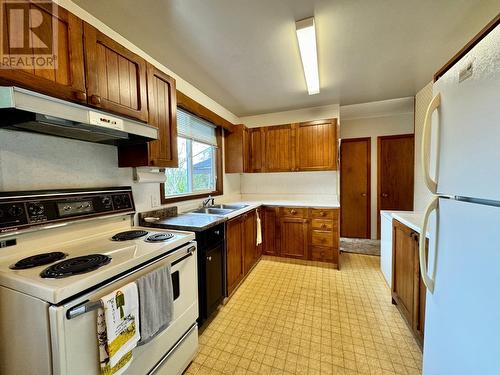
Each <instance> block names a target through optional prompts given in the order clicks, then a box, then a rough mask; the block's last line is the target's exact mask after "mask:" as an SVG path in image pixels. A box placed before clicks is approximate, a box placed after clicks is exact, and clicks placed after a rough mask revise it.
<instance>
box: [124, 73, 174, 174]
mask: <svg viewBox="0 0 500 375" xmlns="http://www.w3.org/2000/svg"><path fill="white" fill-rule="evenodd" d="M147 70H148V109H149V121H148V123H149V124H150V125H153V126H155V127H157V128H158V136H159V138H158V140H156V141H152V142H148V143H141V144H130V145H121V146H120V147H119V148H118V163H119V166H120V167H160V168H175V167H177V166H178V154H177V116H176V113H177V105H176V102H177V101H176V89H175V80H174V79H173V78H172V77H170V76H168V75H166V74H165V73H163V72H162V71H160V70H158V69H157V68H155V67H154V66H153V65H151V64H148V67H147Z"/></svg>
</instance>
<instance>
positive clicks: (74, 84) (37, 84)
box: [0, 0, 87, 103]
mask: <svg viewBox="0 0 500 375" xmlns="http://www.w3.org/2000/svg"><path fill="white" fill-rule="evenodd" d="M12 4H13V2H7V1H5V0H1V1H0V6H2V8H3V9H2V11H1V12H0V13H1V14H2V15H3V17H4V19H3V20H2V21H3V22H4V26H6V27H7V28H8V29H9V25H8V21H9V18H8V17H7V16H6V14H7V12H6V7H8V6H9V5H12ZM15 7H16V8H18V9H19V7H24V8H25V11H26V13H27V12H28V10H29V11H33V12H36V13H35V14H39V15H40V16H41V17H42V20H43V21H42V24H41V26H40V27H39V28H37V36H38V37H39V39H40V40H41V41H42V42H43V43H45V44H46V45H50V43H52V45H53V46H57V51H56V50H54V51H53V53H54V54H55V55H56V57H57V60H56V64H55V66H54V68H50V69H33V68H32V67H31V68H30V67H26V68H25V69H9V68H8V66H7V65H3V64H2V66H1V67H0V84H7V85H12V84H15V85H16V86H20V87H24V88H27V89H31V90H35V91H37V92H41V93H44V94H46V95H50V96H54V97H57V98H60V99H64V100H70V101H75V102H81V103H86V102H87V96H86V89H85V70H84V59H83V21H82V20H81V19H79V18H78V17H76V16H75V15H73V14H72V13H70V12H68V11H67V10H66V9H64V8H62V7H59V6H57V4H55V3H50V4H49V3H40V2H39V3H37V2H34V1H29V2H28V1H26V2H17V3H15ZM56 28H57V29H56ZM53 31H55V32H53ZM17 33H18V35H24V30H18V31H17ZM1 37H2V38H3V45H4V47H3V48H4V51H6V50H8V51H9V53H10V54H13V55H16V54H19V53H21V51H19V49H18V48H13V47H12V46H11V45H10V43H9V33H8V32H7V31H6V32H4V33H3V35H2V36H1ZM56 37H57V39H56ZM22 49H23V51H22V54H23V55H25V54H26V52H28V53H29V52H30V49H29V48H28V51H25V48H22ZM31 51H32V54H30V57H32V58H34V57H35V56H36V55H37V51H36V50H35V49H31Z"/></svg>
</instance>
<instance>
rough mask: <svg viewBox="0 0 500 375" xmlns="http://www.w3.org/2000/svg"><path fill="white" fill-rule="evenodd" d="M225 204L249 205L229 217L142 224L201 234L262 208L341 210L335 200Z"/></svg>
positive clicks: (190, 216) (191, 215) (184, 216)
mask: <svg viewBox="0 0 500 375" xmlns="http://www.w3.org/2000/svg"><path fill="white" fill-rule="evenodd" d="M225 204H234V205H247V207H244V208H242V209H240V210H235V211H233V212H230V213H229V214H227V215H209V214H199V213H193V212H185V213H180V214H179V215H178V216H173V217H168V218H165V219H161V220H159V221H156V222H154V223H142V225H144V226H150V227H157V228H170V229H178V230H188V231H194V232H201V231H204V230H205V229H208V228H210V227H213V226H215V225H217V224H220V223H223V222H225V221H227V220H230V219H232V218H234V217H237V216H240V215H242V214H244V213H245V212H248V211H251V210H254V209H256V208H258V207H260V206H284V207H311V208H339V207H340V205H339V202H338V201H337V200H334V199H328V200H324V201H292V200H259V201H238V202H225Z"/></svg>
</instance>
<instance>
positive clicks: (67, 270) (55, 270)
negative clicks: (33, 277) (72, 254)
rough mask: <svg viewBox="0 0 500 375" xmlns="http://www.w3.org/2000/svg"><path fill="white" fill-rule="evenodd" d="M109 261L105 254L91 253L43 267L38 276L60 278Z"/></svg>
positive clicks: (90, 269)
mask: <svg viewBox="0 0 500 375" xmlns="http://www.w3.org/2000/svg"><path fill="white" fill-rule="evenodd" d="M109 262H111V258H110V257H108V256H107V255H101V254H91V255H84V256H81V257H76V258H71V259H67V260H63V261H62V262H58V263H56V264H53V265H52V266H50V267H48V268H46V269H44V270H43V271H42V272H41V273H40V276H41V277H43V278H45V279H47V278H52V279H60V278H63V277H68V276H72V275H80V274H82V273H87V272H91V271H94V270H96V269H98V268H99V267H101V266H104V265H106V264H108V263H109Z"/></svg>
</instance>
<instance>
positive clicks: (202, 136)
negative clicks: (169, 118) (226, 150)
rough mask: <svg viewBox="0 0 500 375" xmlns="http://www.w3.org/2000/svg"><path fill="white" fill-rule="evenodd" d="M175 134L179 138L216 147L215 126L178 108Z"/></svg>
mask: <svg viewBox="0 0 500 375" xmlns="http://www.w3.org/2000/svg"><path fill="white" fill-rule="evenodd" d="M177 134H178V135H179V137H183V138H188V139H192V140H194V141H198V142H202V143H207V144H209V145H214V146H217V137H216V136H215V125H213V124H211V123H210V122H208V121H205V120H203V119H201V118H199V117H197V116H195V115H193V114H191V113H189V112H186V111H184V110H182V109H180V108H177Z"/></svg>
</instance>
